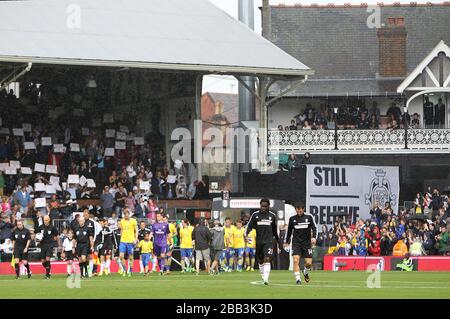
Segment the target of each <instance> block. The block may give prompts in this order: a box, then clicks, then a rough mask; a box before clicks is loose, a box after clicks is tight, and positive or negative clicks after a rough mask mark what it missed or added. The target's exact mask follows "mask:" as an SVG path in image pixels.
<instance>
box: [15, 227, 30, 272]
mask: <svg viewBox="0 0 450 319" xmlns="http://www.w3.org/2000/svg"><path fill="white" fill-rule="evenodd" d="M11 240H12V243H13V252H14V253H13V255H14V268H15V270H16V279H20V268H19V262H22V264H23V265H24V266H25V268H26V269H27V274H28V278H30V277H31V272H30V265H29V264H28V247H29V246H30V243H31V236H30V231H29V230H28V229H26V228H25V227H24V226H23V222H22V221H21V220H19V221H17V227H16V229H15V230H14V231H13V233H12V234H11Z"/></svg>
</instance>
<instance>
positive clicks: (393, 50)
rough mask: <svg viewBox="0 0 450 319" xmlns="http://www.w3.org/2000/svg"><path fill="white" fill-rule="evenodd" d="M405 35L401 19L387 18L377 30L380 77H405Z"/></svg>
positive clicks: (403, 19)
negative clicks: (385, 23) (384, 23)
mask: <svg viewBox="0 0 450 319" xmlns="http://www.w3.org/2000/svg"><path fill="white" fill-rule="evenodd" d="M406 35H407V32H406V28H405V18H403V17H389V18H387V25H386V26H384V27H382V28H380V29H378V48H379V57H378V58H379V75H380V77H404V76H406Z"/></svg>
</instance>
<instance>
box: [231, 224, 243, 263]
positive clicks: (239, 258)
mask: <svg viewBox="0 0 450 319" xmlns="http://www.w3.org/2000/svg"><path fill="white" fill-rule="evenodd" d="M233 250H234V255H235V257H236V271H238V272H242V268H243V266H244V251H245V229H244V228H243V227H242V221H241V220H238V221H237V222H236V228H235V229H234V231H233Z"/></svg>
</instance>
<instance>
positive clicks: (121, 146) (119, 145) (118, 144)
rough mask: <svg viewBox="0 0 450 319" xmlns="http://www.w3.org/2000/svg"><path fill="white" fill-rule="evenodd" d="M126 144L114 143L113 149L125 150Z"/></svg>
mask: <svg viewBox="0 0 450 319" xmlns="http://www.w3.org/2000/svg"><path fill="white" fill-rule="evenodd" d="M126 144H127V143H126V142H121V141H116V146H115V149H116V150H125V149H127V145H126Z"/></svg>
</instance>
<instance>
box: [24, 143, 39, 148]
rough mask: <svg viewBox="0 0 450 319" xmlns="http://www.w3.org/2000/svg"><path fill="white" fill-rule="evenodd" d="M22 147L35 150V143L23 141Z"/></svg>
mask: <svg viewBox="0 0 450 319" xmlns="http://www.w3.org/2000/svg"><path fill="white" fill-rule="evenodd" d="M23 147H24V148H25V149H26V150H35V149H36V144H34V142H24V143H23Z"/></svg>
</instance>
